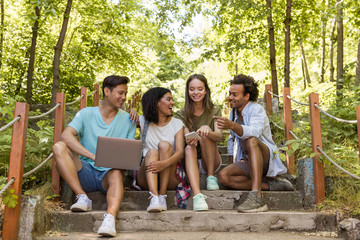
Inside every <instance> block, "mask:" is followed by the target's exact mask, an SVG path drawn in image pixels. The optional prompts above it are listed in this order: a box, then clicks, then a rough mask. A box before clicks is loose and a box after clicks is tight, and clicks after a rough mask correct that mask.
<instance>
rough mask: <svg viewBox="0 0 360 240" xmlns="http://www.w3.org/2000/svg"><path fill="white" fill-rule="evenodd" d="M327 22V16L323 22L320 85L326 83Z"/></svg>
mask: <svg viewBox="0 0 360 240" xmlns="http://www.w3.org/2000/svg"><path fill="white" fill-rule="evenodd" d="M322 5H323V8H325V0H323V2H322ZM326 22H327V17H325V14H324V15H323V16H322V20H321V45H322V46H321V63H320V81H319V82H320V83H323V82H324V75H325V52H326V41H325V34H326Z"/></svg>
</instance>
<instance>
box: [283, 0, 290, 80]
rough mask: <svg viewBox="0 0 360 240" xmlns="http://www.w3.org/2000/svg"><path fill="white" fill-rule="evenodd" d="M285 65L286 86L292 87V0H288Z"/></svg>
mask: <svg viewBox="0 0 360 240" xmlns="http://www.w3.org/2000/svg"><path fill="white" fill-rule="evenodd" d="M284 23H285V66H284V72H285V74H284V76H285V82H284V87H290V23H291V0H286V18H285V21H284Z"/></svg>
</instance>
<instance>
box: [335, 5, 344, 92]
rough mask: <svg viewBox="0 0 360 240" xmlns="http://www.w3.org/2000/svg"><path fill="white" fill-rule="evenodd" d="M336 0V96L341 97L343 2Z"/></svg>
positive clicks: (342, 74) (342, 80) (342, 82)
mask: <svg viewBox="0 0 360 240" xmlns="http://www.w3.org/2000/svg"><path fill="white" fill-rule="evenodd" d="M336 2H337V63H336V73H337V74H336V96H337V97H338V98H342V93H341V91H340V90H341V89H343V87H344V79H343V78H344V42H343V40H344V38H343V34H344V33H343V30H344V28H343V4H342V0H336Z"/></svg>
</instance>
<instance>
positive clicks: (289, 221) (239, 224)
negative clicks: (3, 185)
mask: <svg viewBox="0 0 360 240" xmlns="http://www.w3.org/2000/svg"><path fill="white" fill-rule="evenodd" d="M103 215H104V211H92V212H86V213H72V212H70V211H63V212H58V213H56V214H53V215H52V216H51V218H52V224H51V226H50V228H49V230H51V231H53V232H62V233H64V232H89V233H91V232H96V231H97V229H98V228H99V227H100V225H101V222H102V219H103ZM116 218H117V221H116V229H117V232H118V233H121V232H122V231H124V232H140V231H155V232H156V231H158V232H167V231H170V232H181V231H184V232H201V231H210V232H245V231H250V232H269V231H275V230H283V231H305V232H314V231H335V230H336V217H335V215H334V214H329V213H315V212H297V211H269V212H263V213H247V214H245V213H238V212H236V211H234V210H210V211H205V212H194V211H191V210H168V211H164V212H161V213H147V212H145V211H120V212H119V213H118V214H117V216H116Z"/></svg>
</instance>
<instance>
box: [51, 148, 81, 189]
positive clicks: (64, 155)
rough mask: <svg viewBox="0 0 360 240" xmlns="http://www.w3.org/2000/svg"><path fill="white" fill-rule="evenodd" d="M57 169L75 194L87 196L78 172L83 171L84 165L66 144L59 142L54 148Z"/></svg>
mask: <svg viewBox="0 0 360 240" xmlns="http://www.w3.org/2000/svg"><path fill="white" fill-rule="evenodd" d="M53 153H54V159H55V162H56V168H57V170H58V172H59V174H60V176H61V177H62V178H63V179H64V180H65V182H66V183H67V184H68V185H69V187H70V188H71V189H72V190H73V191H74V192H75V194H86V193H85V192H84V190H83V189H82V187H81V184H80V181H79V177H78V175H77V172H78V171H80V170H81V168H82V164H81V161H80V159H79V158H77V157H76V156H75V155H74V154H73V153H72V151H71V150H70V149H69V147H68V146H67V145H66V143H64V142H62V141H59V142H57V143H55V144H54V146H53Z"/></svg>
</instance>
